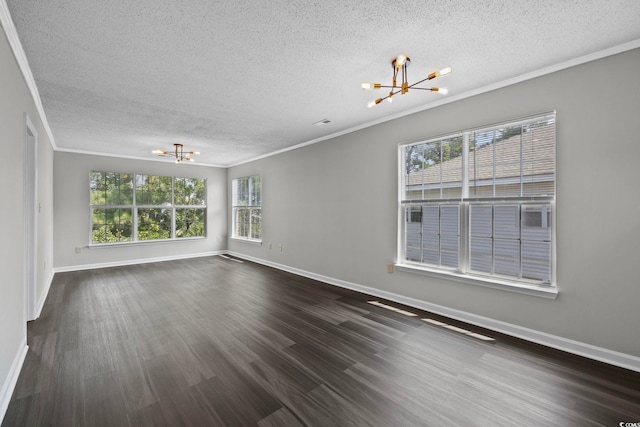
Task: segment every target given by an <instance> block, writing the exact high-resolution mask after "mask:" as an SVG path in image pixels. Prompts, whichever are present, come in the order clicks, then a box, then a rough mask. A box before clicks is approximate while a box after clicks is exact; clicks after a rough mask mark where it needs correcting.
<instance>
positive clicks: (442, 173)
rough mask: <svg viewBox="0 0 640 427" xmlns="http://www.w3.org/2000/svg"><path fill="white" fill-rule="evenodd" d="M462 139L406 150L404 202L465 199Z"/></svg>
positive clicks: (436, 142)
mask: <svg viewBox="0 0 640 427" xmlns="http://www.w3.org/2000/svg"><path fill="white" fill-rule="evenodd" d="M462 144H463V137H462V135H455V136H452V137H448V138H444V139H441V140H438V141H430V142H426V143H421V144H415V145H410V146H407V147H404V149H403V150H404V152H403V156H404V167H405V173H406V177H405V194H404V199H405V200H428V199H450V198H459V197H461V196H462Z"/></svg>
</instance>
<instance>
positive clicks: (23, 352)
mask: <svg viewBox="0 0 640 427" xmlns="http://www.w3.org/2000/svg"><path fill="white" fill-rule="evenodd" d="M28 350H29V346H27V338H26V337H25V339H24V340H23V341H22V343H20V347H18V352H17V354H16V357H15V358H14V359H13V363H12V364H11V369H10V370H9V374H8V375H7V378H5V380H4V384H2V389H0V424H2V420H3V419H4V416H5V415H6V414H7V409H8V408H9V401H10V400H11V395H12V394H13V390H14V389H15V388H16V384H17V382H18V377H19V376H20V371H21V370H22V364H23V363H24V359H25V358H26V357H27V351H28Z"/></svg>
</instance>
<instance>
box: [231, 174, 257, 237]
mask: <svg viewBox="0 0 640 427" xmlns="http://www.w3.org/2000/svg"><path fill="white" fill-rule="evenodd" d="M232 193H233V203H232V205H233V206H232V211H233V212H232V215H233V237H234V238H236V239H245V240H254V241H260V240H261V239H262V182H261V179H260V175H253V176H246V177H243V178H238V179H234V180H233V182H232Z"/></svg>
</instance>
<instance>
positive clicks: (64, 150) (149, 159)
mask: <svg viewBox="0 0 640 427" xmlns="http://www.w3.org/2000/svg"><path fill="white" fill-rule="evenodd" d="M56 151H57V152H59V153H71V154H86V155H89V156H102V157H115V158H118V159H130V160H143V161H145V162H163V163H175V162H173V161H167V160H164V159H163V158H160V157H158V156H154V157H142V156H129V155H126V154H113V153H102V152H99V151H90V150H76V149H73V148H58V149H56ZM180 164H181V165H188V166H207V167H211V168H221V169H226V168H227V166H221V165H214V164H212V163H200V162H197V161H194V162H182V163H180Z"/></svg>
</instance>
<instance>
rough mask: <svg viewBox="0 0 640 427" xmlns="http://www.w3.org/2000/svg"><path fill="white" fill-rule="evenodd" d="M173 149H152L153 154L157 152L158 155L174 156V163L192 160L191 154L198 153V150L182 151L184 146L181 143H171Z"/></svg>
mask: <svg viewBox="0 0 640 427" xmlns="http://www.w3.org/2000/svg"><path fill="white" fill-rule="evenodd" d="M173 148H174V151H173V152H170V151H164V150H157V149H156V150H153V151H152V153H153V154H157V155H158V156H160V157H175V159H176V163H182V162H183V161H185V160H187V161H189V162H193V158H191V156H193V155H196V154H200V153H199V152H198V151H187V152H185V151H184V146H183V145H182V144H173Z"/></svg>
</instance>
